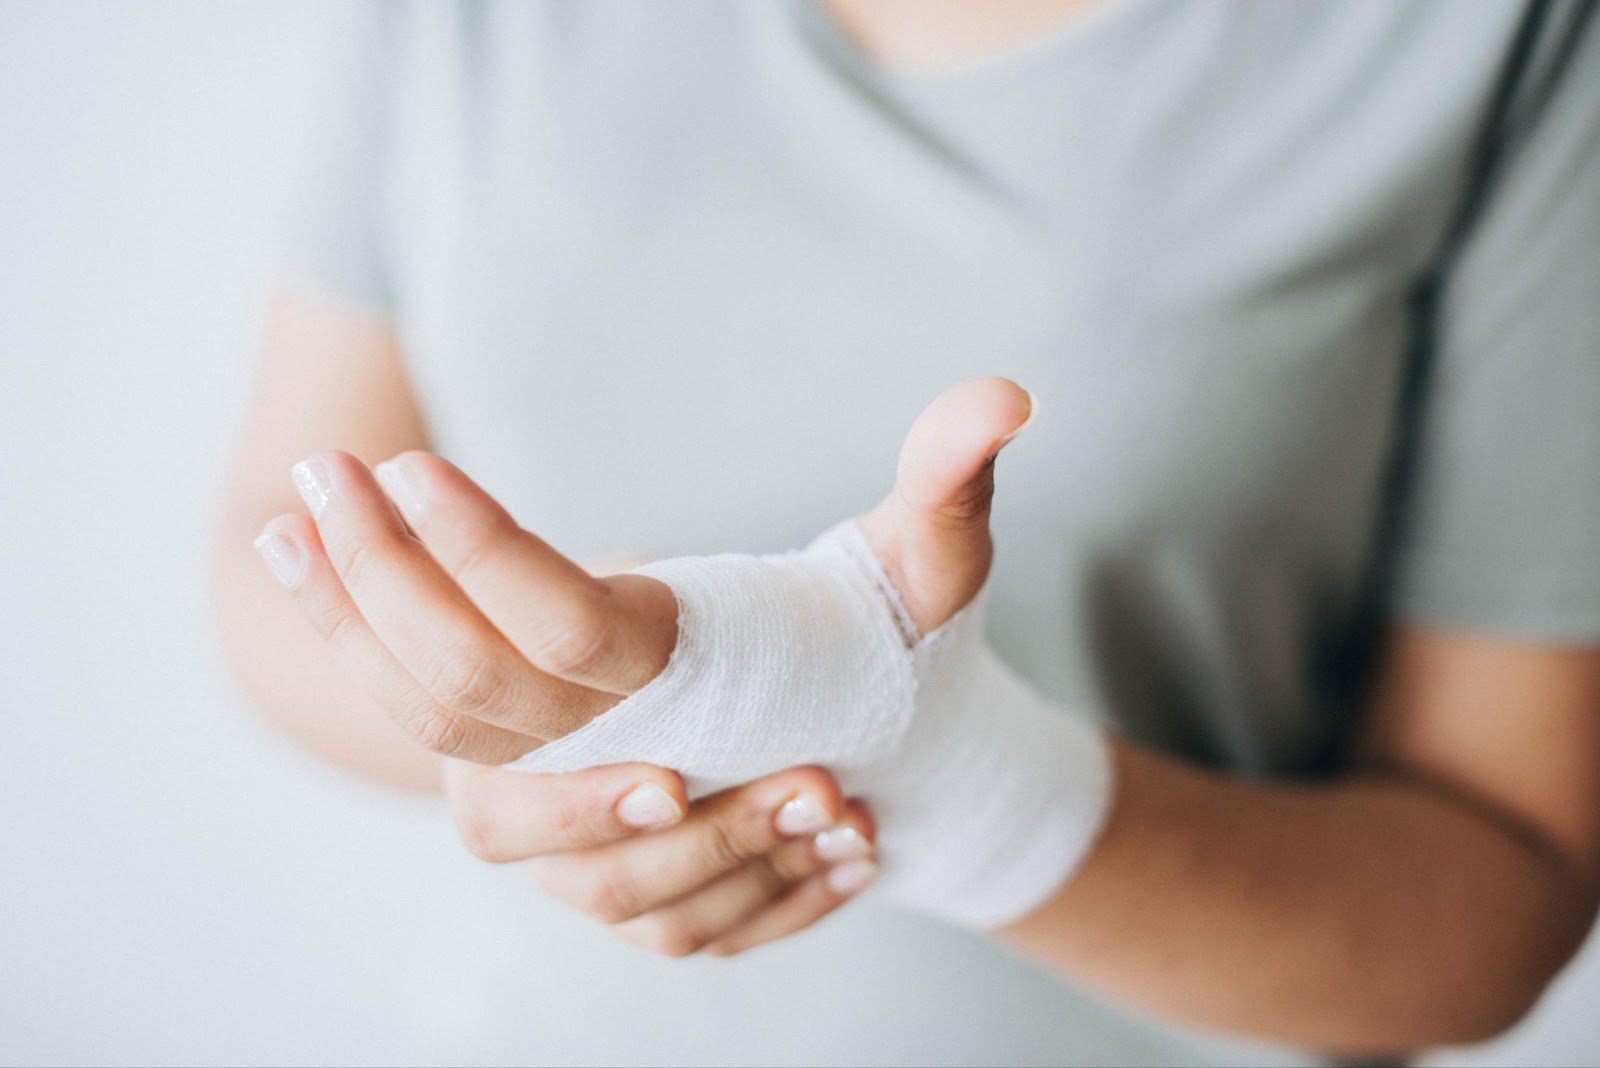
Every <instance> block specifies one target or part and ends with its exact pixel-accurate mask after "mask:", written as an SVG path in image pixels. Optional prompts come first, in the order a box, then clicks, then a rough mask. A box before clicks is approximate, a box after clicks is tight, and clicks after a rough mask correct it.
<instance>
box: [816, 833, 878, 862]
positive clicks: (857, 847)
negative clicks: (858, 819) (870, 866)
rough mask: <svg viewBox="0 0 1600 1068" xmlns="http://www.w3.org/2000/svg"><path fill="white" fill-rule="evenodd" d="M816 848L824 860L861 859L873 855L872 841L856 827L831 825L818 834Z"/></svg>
mask: <svg viewBox="0 0 1600 1068" xmlns="http://www.w3.org/2000/svg"><path fill="white" fill-rule="evenodd" d="M816 850H817V856H818V857H820V858H821V859H823V860H832V861H840V860H859V859H860V858H862V857H867V856H871V855H872V843H871V842H868V841H867V838H866V835H864V834H862V833H861V832H860V831H858V830H856V829H855V828H854V827H829V828H828V829H827V830H825V831H823V832H822V833H821V834H819V835H817V840H816Z"/></svg>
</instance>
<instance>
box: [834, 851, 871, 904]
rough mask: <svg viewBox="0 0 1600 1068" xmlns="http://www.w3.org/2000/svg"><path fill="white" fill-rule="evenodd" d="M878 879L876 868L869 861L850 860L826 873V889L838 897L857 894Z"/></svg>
mask: <svg viewBox="0 0 1600 1068" xmlns="http://www.w3.org/2000/svg"><path fill="white" fill-rule="evenodd" d="M877 877H878V866H877V865H876V864H874V863H872V861H870V860H852V861H849V862H848V863H845V864H841V865H839V866H838V867H837V868H832V869H829V871H828V876H827V878H828V889H829V890H832V891H833V892H834V893H836V894H838V895H839V896H840V897H849V896H850V895H851V894H859V893H860V892H861V891H863V890H865V889H866V888H867V885H868V884H869V883H871V882H872V880H874V879H876V878H877Z"/></svg>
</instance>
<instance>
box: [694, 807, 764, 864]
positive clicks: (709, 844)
mask: <svg viewBox="0 0 1600 1068" xmlns="http://www.w3.org/2000/svg"><path fill="white" fill-rule="evenodd" d="M699 847H700V851H701V860H702V861H703V862H704V864H705V866H706V867H707V868H708V869H711V870H715V871H726V870H728V869H731V868H737V867H739V866H740V865H741V864H743V863H744V862H745V861H747V860H749V859H750V857H751V855H752V853H753V852H754V850H752V849H751V848H750V846H749V845H747V844H746V843H745V841H744V838H743V836H742V835H741V834H740V833H739V830H738V829H737V827H736V825H735V822H734V820H733V819H716V820H712V821H710V822H709V823H707V824H706V826H705V830H704V832H703V833H702V834H701V835H700V836H699Z"/></svg>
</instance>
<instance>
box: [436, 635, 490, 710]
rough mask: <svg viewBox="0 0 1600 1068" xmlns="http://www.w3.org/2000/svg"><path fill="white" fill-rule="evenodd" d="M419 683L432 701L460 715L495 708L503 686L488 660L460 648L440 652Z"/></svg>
mask: <svg viewBox="0 0 1600 1068" xmlns="http://www.w3.org/2000/svg"><path fill="white" fill-rule="evenodd" d="M420 681H421V683H422V686H423V689H425V690H427V691H428V693H429V695H430V696H432V698H433V699H434V700H435V701H437V702H439V704H441V705H443V706H444V707H445V708H447V709H449V710H450V711H452V712H455V713H458V714H460V715H463V716H476V715H477V714H478V713H480V712H482V711H484V710H485V709H488V708H490V707H492V706H494V705H495V704H496V703H497V702H498V701H499V699H500V697H501V694H502V692H503V690H504V687H505V684H504V681H503V680H502V679H501V677H500V674H499V672H497V671H496V670H495V667H494V665H493V664H492V663H491V662H490V661H489V659H488V657H486V656H484V655H483V654H481V653H479V652H476V651H474V650H471V649H461V648H445V649H443V650H441V651H440V652H439V653H438V654H437V655H436V656H434V658H433V659H432V662H431V663H430V664H429V665H428V666H427V667H426V668H425V669H424V670H423V672H422V677H421V679H420Z"/></svg>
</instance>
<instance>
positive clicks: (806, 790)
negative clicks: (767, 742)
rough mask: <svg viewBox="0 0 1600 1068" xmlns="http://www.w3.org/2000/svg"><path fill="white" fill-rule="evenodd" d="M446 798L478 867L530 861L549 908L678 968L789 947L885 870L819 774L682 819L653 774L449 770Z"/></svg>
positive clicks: (676, 792)
mask: <svg viewBox="0 0 1600 1068" xmlns="http://www.w3.org/2000/svg"><path fill="white" fill-rule="evenodd" d="M445 789H446V792H447V794H448V795H449V798H450V807H451V810H452V812H453V813H454V815H455V818H456V824H457V826H458V828H459V829H460V832H461V837H462V840H463V841H465V842H466V843H467V846H468V848H469V849H471V850H472V852H473V853H475V854H476V855H477V856H479V857H481V858H482V859H484V860H488V861H492V862H495V863H505V862H509V861H527V862H528V866H529V867H530V868H531V869H532V871H533V874H534V876H535V878H537V879H538V881H539V883H540V884H541V885H542V886H543V887H544V888H545V889H546V890H547V891H549V892H550V893H551V894H553V895H554V896H556V897H558V898H560V899H561V900H563V901H566V902H567V903H569V904H571V905H574V906H576V907H578V908H579V909H582V910H583V911H584V912H586V913H588V914H589V915H591V916H593V917H595V918H596V919H598V920H600V921H601V922H603V923H607V924H610V925H612V930H614V931H615V932H616V933H617V934H618V935H619V936H621V937H622V938H624V939H626V940H628V941H630V942H633V943H635V944H637V945H640V946H643V947H644V948H646V949H649V950H652V951H654V952H657V953H664V954H666V955H668V956H673V957H681V956H686V955H688V954H691V953H696V952H700V951H702V950H704V951H705V952H707V953H711V954H713V955H716V956H729V955H731V954H734V953H739V952H742V951H744V950H746V949H750V948H752V947H754V946H758V945H761V944H762V943H765V942H771V941H774V940H775V939H779V938H783V937H785V936H787V935H790V934H793V933H794V932H796V931H799V930H801V929H802V928H805V927H808V926H810V925H811V924H813V923H815V922H816V921H817V920H819V919H821V918H822V917H823V916H826V915H827V914H828V913H830V912H832V911H833V910H834V909H835V908H837V907H838V906H839V905H841V904H842V903H843V902H845V901H846V900H848V899H849V898H850V897H851V896H852V895H854V894H855V893H857V892H859V891H860V890H861V889H862V888H863V887H865V886H866V885H867V884H868V883H870V882H871V881H872V878H873V876H874V875H875V874H876V871H877V869H876V865H875V864H874V863H873V860H872V855H873V847H872V842H873V826H872V821H871V819H870V818H869V817H868V815H867V813H866V810H865V809H864V808H863V807H862V806H861V805H859V804H856V803H850V802H846V801H845V800H844V798H843V797H841V796H840V793H839V788H838V786H837V785H836V784H835V783H834V781H833V778H832V776H830V775H828V773H827V772H825V771H823V770H822V769H820V768H796V769H792V770H789V771H783V772H779V773H778V774H776V775H769V776H767V777H765V778H762V779H758V780H756V781H755V782H752V783H748V784H746V785H744V786H739V787H736V788H734V789H731V790H725V791H723V792H722V793H719V794H713V795H712V796H710V797H707V798H704V799H702V800H700V801H698V802H696V803H694V804H693V805H692V806H688V811H687V815H685V814H684V813H685V806H686V800H685V793H684V786H683V780H682V779H681V778H680V777H679V776H678V775H676V774H675V773H673V772H670V771H667V770H665V769H662V768H657V767H653V766H651V765H648V764H618V765H612V766H610V767H603V768H592V769H590V770H588V771H578V772H572V773H570V774H566V775H529V774H524V773H520V772H511V771H502V770H499V769H495V768H485V767H481V766H479V765H476V764H470V763H467V762H464V761H449V762H448V763H447V771H446V777H445Z"/></svg>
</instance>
